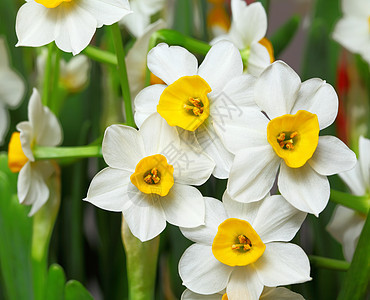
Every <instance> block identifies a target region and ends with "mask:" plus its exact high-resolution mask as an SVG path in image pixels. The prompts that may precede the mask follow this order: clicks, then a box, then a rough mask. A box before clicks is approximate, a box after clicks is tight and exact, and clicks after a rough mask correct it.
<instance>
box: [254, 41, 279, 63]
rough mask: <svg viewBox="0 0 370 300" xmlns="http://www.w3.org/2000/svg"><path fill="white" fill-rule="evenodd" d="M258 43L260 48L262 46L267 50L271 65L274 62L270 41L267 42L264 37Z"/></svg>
mask: <svg viewBox="0 0 370 300" xmlns="http://www.w3.org/2000/svg"><path fill="white" fill-rule="evenodd" d="M258 43H260V44H261V45H262V46H264V47H265V48H266V49H267V51H268V53H269V55H270V63H273V62H274V61H275V56H274V47H273V46H272V44H271V42H270V40H268V39H267V38H265V37H264V38H263V39H262V40H260V41H259V42H258Z"/></svg>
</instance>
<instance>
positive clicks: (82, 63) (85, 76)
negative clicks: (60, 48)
mask: <svg viewBox="0 0 370 300" xmlns="http://www.w3.org/2000/svg"><path fill="white" fill-rule="evenodd" d="M47 55H48V50H47V49H46V48H43V49H42V50H41V54H40V55H39V56H38V57H37V70H38V75H39V77H40V79H41V80H42V79H43V77H44V71H45V64H46V60H47ZM89 72H90V61H89V59H88V58H87V57H86V56H85V55H82V54H80V55H78V56H75V57H72V58H71V59H70V60H69V61H68V62H67V61H65V60H64V59H60V67H59V82H60V85H61V86H62V87H63V88H64V89H65V90H67V91H68V92H69V93H76V92H79V91H81V90H82V89H83V88H84V87H86V85H87V83H88V80H89Z"/></svg>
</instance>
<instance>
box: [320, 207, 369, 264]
mask: <svg viewBox="0 0 370 300" xmlns="http://www.w3.org/2000/svg"><path fill="white" fill-rule="evenodd" d="M364 224H365V218H364V217H362V216H361V215H360V214H359V213H357V212H355V211H353V210H352V209H349V208H347V207H344V206H340V205H338V206H337V207H336V208H335V211H334V213H333V216H332V218H331V220H330V222H329V224H328V225H327V227H326V230H327V231H329V232H330V234H331V235H332V236H333V237H334V238H335V239H336V240H337V241H338V242H339V243H341V244H342V247H343V252H344V257H345V258H346V260H347V261H351V260H352V257H353V254H354V252H355V249H356V246H357V242H358V239H359V237H360V234H361V231H362V228H363V227H364Z"/></svg>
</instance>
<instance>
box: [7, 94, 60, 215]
mask: <svg viewBox="0 0 370 300" xmlns="http://www.w3.org/2000/svg"><path fill="white" fill-rule="evenodd" d="M17 130H19V131H20V132H15V133H13V135H12V138H11V140H10V143H9V151H8V164H9V168H10V170H11V171H13V172H19V175H18V185H17V191H18V198H19V202H20V203H21V204H25V205H32V208H31V211H30V213H29V215H30V216H32V215H33V214H35V213H36V212H37V211H38V210H39V209H40V208H41V207H42V206H43V205H44V204H45V203H46V201H47V200H48V198H49V195H50V191H49V188H48V186H47V184H46V181H47V179H48V178H49V177H50V176H51V175H53V173H54V172H55V171H56V167H55V166H54V165H53V163H52V162H51V161H35V158H34V156H33V153H32V148H33V147H34V146H49V147H52V146H58V145H59V144H61V142H62V139H63V132H62V128H61V126H60V124H59V121H58V119H57V118H56V117H55V115H54V114H53V113H52V112H51V111H50V110H49V108H48V107H45V106H43V105H42V104H41V99H40V95H39V93H38V91H37V90H36V89H34V90H33V93H32V95H31V98H30V101H29V103H28V121H24V122H21V123H19V124H18V125H17Z"/></svg>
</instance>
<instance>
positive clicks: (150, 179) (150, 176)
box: [144, 168, 161, 184]
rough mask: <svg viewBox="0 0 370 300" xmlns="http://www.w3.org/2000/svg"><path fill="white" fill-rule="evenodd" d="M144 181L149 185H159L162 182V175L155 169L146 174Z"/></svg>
mask: <svg viewBox="0 0 370 300" xmlns="http://www.w3.org/2000/svg"><path fill="white" fill-rule="evenodd" d="M144 181H145V182H146V183H147V184H157V183H159V182H160V181H161V175H160V173H159V171H158V169H157V168H153V169H151V170H150V171H148V172H147V173H145V174H144Z"/></svg>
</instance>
